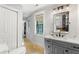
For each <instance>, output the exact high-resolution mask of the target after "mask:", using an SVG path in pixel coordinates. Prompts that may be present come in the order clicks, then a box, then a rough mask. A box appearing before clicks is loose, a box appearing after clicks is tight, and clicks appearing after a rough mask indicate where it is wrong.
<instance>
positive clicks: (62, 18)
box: [53, 11, 69, 33]
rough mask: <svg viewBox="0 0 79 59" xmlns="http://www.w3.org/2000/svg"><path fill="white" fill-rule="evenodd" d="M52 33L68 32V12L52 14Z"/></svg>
mask: <svg viewBox="0 0 79 59" xmlns="http://www.w3.org/2000/svg"><path fill="white" fill-rule="evenodd" d="M53 19H54V32H63V33H68V32H69V11H66V12H61V13H57V14H54V16H53Z"/></svg>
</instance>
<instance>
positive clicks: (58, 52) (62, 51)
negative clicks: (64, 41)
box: [53, 45, 64, 54]
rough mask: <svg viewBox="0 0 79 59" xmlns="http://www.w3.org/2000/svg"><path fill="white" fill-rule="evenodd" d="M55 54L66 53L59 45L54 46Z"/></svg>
mask: <svg viewBox="0 0 79 59" xmlns="http://www.w3.org/2000/svg"><path fill="white" fill-rule="evenodd" d="M53 53H54V54H63V53H64V48H63V47H60V46H57V45H53Z"/></svg>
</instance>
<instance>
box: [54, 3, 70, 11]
mask: <svg viewBox="0 0 79 59" xmlns="http://www.w3.org/2000/svg"><path fill="white" fill-rule="evenodd" d="M64 8H66V9H69V4H67V5H63V6H59V7H57V8H54V9H53V11H55V10H58V11H62V10H63V9H64Z"/></svg>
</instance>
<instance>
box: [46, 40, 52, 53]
mask: <svg viewBox="0 0 79 59" xmlns="http://www.w3.org/2000/svg"><path fill="white" fill-rule="evenodd" d="M45 51H46V53H47V54H52V40H50V39H46V40H45Z"/></svg>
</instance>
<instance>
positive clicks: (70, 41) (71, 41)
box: [44, 35, 79, 44]
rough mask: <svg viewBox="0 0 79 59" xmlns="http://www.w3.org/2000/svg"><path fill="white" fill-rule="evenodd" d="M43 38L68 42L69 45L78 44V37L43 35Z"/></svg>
mask: <svg viewBox="0 0 79 59" xmlns="http://www.w3.org/2000/svg"><path fill="white" fill-rule="evenodd" d="M44 38H48V39H52V40H58V41H63V42H69V43H74V44H79V37H75V38H74V37H72V38H71V37H64V38H62V37H53V36H51V35H45V36H44Z"/></svg>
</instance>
